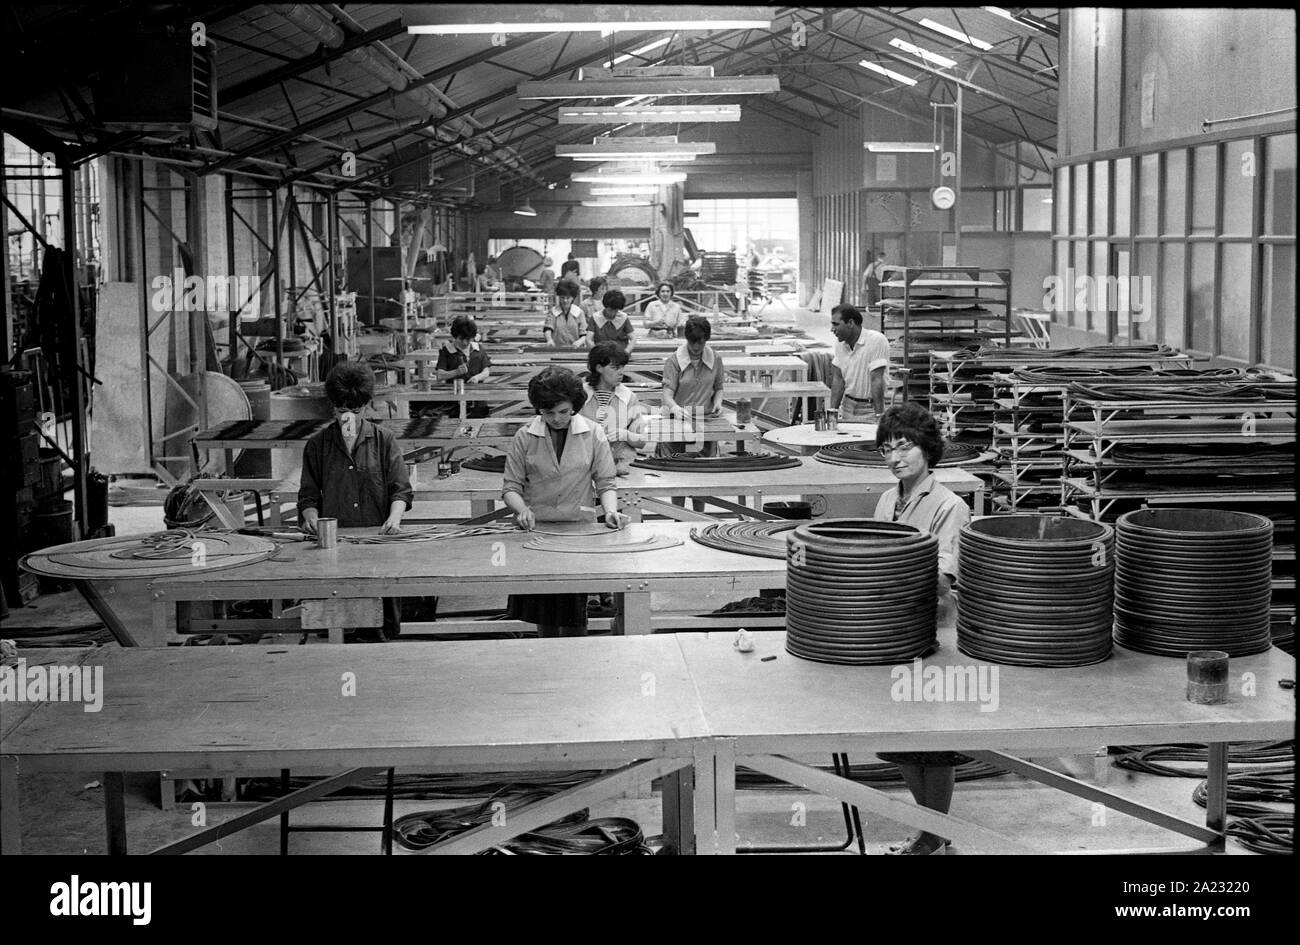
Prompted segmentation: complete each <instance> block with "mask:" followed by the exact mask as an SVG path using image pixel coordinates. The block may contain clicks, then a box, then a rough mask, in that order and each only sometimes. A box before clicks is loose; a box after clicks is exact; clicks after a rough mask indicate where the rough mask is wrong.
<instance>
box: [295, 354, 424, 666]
mask: <svg viewBox="0 0 1300 945" xmlns="http://www.w3.org/2000/svg"><path fill="white" fill-rule="evenodd" d="M374 392H375V375H374V374H373V373H372V372H371V370H370V368H368V367H367V366H366V365H364V364H360V363H358V362H356V361H344V362H342V363H340V364H336V365H335V366H334V368H333V369H332V370H331V371H330V373H329V376H328V377H326V378H325V396H326V397H328V398H329V402H330V403H331V404H332V405H333V407H334V417H335V421H336V422H334V423H331V424H330V425H329V426H327V427H326V428H325V429H323V430H321V431H320V432H319V433H316V434H315V435H314V436H312V438H311V439H309V440H308V441H307V445H306V446H305V447H304V448H303V454H302V480H301V482H300V484H299V486H298V521H299V523H300V527H301V528H302V530H303V531H304V532H306V533H307V534H308V535H314V534H316V522H317V520H318V519H319V518H321V517H325V518H335V519H338V523H339V528H357V527H362V526H374V525H378V526H380V528H379V534H381V535H391V534H395V533H397V532H400V531H401V530H402V514H403V513H404V512H405V511H406V510H407V509H409V508H410V507H411V500H412V497H413V495H414V493H413V492H412V491H411V480H410V478H409V477H408V476H407V473H406V463H405V462H404V461H403V460H402V450H401V448H400V447H399V446H398V445H397V438H396V437H395V436H393V434H391V433H389V432H388V431H387V430H385V429H384V428H383V427H380V426H377V425H376V424H374V423H372V422H371V421H369V420H367V419H365V418H364V417H362V416H361V411H363V410H364V409H365V408H366V407H368V406H369V405H370V399H371V397H372V396H373V395H374ZM401 626H402V610H401V601H400V600H399V599H398V598H396V597H386V598H384V624H383V626H382V627H380V628H379V629H378V632H376V631H375V630H373V629H371V630H358V631H357V635H358V636H357V639H359V640H366V641H367V642H380V641H383V640H392V639H395V638H396V637H397V635H398V634H399V633H400V632H401Z"/></svg>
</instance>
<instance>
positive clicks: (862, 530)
mask: <svg viewBox="0 0 1300 945" xmlns="http://www.w3.org/2000/svg"><path fill="white" fill-rule="evenodd" d="M786 562H787V563H786V592H785V596H786V641H785V648H786V650H787V651H789V652H790V653H792V654H793V655H795V656H799V657H802V658H804V659H809V660H816V661H818V662H821V663H841V664H850V665H881V664H889V663H898V662H907V661H909V660H912V659H915V658H916V657H918V656H924V655H925V654H926V653H929V652H930V651H931V650H933V648H934V647H935V629H936V626H937V604H938V590H939V589H938V581H939V542H938V539H936V538H934V537H933V536H932V535H927V534H925V533H923V532H921V531H919V530H917V529H915V528H913V527H912V526H910V525H902V524H898V523H895V522H876V521H870V520H859V519H828V520H823V521H820V522H809V523H807V524H803V525H800V526H799V527H798V528H796V529H795V530H794V534H793V535H792V536H791V537H790V539H789V548H788V556H787V558H786Z"/></svg>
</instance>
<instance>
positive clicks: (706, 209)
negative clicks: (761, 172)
mask: <svg viewBox="0 0 1300 945" xmlns="http://www.w3.org/2000/svg"><path fill="white" fill-rule="evenodd" d="M685 210H686V214H687V217H686V228H687V229H688V230H690V231H691V236H693V237H694V238H695V245H696V246H698V247H699V248H700V252H709V253H726V252H733V251H734V252H735V253H736V254H737V255H738V256H739V257H740V258H741V261H742V262H743V261H744V257H745V256H746V255H747V254H748V253H749V250H750V248H751V247H753V248H754V249H756V250H757V251H758V253H759V255H760V256H767V255H772V254H779V255H782V256H785V257H786V258H788V259H791V260H798V258H799V202H798V201H797V200H794V199H793V198H784V197H762V198H759V197H754V198H739V199H734V200H730V199H729V200H687V201H686V202H685ZM691 214H698V216H691Z"/></svg>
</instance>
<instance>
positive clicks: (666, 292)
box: [645, 282, 686, 338]
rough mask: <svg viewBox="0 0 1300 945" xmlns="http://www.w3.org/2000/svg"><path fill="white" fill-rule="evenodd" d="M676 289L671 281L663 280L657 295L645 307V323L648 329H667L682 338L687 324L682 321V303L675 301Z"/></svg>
mask: <svg viewBox="0 0 1300 945" xmlns="http://www.w3.org/2000/svg"><path fill="white" fill-rule="evenodd" d="M674 294H675V290H674V289H673V284H672V283H671V282H661V283H659V285H658V287H657V288H656V289H655V297H654V300H653V301H652V302H650V303H649V304H648V305H646V307H645V324H646V329H647V330H648V331H654V330H661V331H667V332H668V333H669V334H670V335H672V336H674V337H676V338H681V337H682V336H683V335H684V334H685V333H686V324H685V323H684V322H683V321H682V305H681V303H680V302H677V301H674V299H673V295H674Z"/></svg>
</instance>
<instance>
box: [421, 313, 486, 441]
mask: <svg viewBox="0 0 1300 945" xmlns="http://www.w3.org/2000/svg"><path fill="white" fill-rule="evenodd" d="M477 339H478V323H477V322H475V321H474V319H472V318H470V317H469V316H468V315H457V316H456V317H455V318H453V319H452V320H451V339H450V340H448V341H445V342H443V344H442V347H441V348H440V349H439V350H438V364H437V366H436V368H435V370H436V372H437V376H438V380H440V381H446V382H448V383H450V382H453V381H464V382H465V383H467V384H482V383H484V382H485V381H487V379H488V378H489V377H491V376H492V359H491V358H489V357H488V353H487V352H486V351H484V350H483V349H482V348H481V347H479V343H478V340H477ZM450 412H452V413H455V412H457V411H455V410H454V408H453V409H452V410H451V411H450ZM487 415H488V405H487V404H486V403H478V402H475V403H467V404H466V405H465V416H467V417H470V418H478V417H486V416H487Z"/></svg>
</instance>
